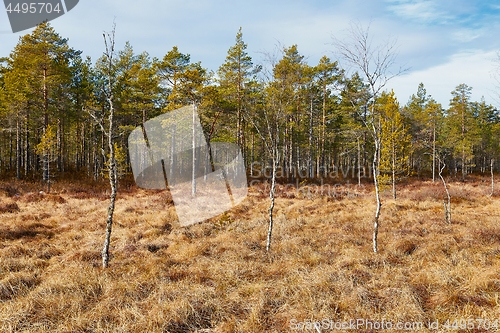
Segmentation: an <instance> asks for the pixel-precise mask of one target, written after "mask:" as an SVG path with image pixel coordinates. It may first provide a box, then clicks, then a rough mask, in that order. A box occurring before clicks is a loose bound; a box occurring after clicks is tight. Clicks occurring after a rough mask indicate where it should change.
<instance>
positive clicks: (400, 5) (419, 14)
mask: <svg viewBox="0 0 500 333" xmlns="http://www.w3.org/2000/svg"><path fill="white" fill-rule="evenodd" d="M388 2H389V3H391V5H389V6H387V8H388V9H389V10H390V11H392V12H393V13H394V14H395V15H397V16H400V17H402V18H404V19H410V20H415V21H420V22H421V23H435V22H438V23H444V22H446V21H448V20H450V19H452V16H451V15H449V13H447V12H446V11H443V10H441V9H440V8H438V6H437V4H436V2H435V1H430V0H389V1H388Z"/></svg>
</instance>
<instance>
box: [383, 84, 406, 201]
mask: <svg viewBox="0 0 500 333" xmlns="http://www.w3.org/2000/svg"><path fill="white" fill-rule="evenodd" d="M377 107H378V108H380V113H381V115H382V117H381V133H380V142H381V145H382V147H381V151H380V172H381V173H382V177H381V182H384V177H383V176H385V175H387V174H389V175H390V176H389V178H390V182H391V184H392V197H393V199H394V200H395V199H396V180H397V178H396V176H398V175H401V174H404V173H408V160H409V153H410V147H411V136H410V134H409V133H408V131H407V129H406V126H405V122H404V119H403V116H402V114H401V112H400V107H399V103H398V101H397V99H396V97H395V96H394V91H392V92H391V93H389V94H387V93H385V92H384V93H382V94H381V96H380V98H379V99H378V101H377ZM384 174H385V175H384Z"/></svg>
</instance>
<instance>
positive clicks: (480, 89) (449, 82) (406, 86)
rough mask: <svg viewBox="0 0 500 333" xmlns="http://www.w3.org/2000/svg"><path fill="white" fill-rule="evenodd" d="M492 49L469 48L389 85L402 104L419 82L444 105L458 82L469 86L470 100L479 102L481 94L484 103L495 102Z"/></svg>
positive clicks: (495, 84)
mask: <svg viewBox="0 0 500 333" xmlns="http://www.w3.org/2000/svg"><path fill="white" fill-rule="evenodd" d="M496 58H497V53H496V51H481V50H473V51H468V52H461V53H457V54H455V55H453V56H451V57H450V58H449V60H448V61H447V62H446V63H444V64H441V65H438V66H433V67H430V68H427V69H424V70H420V71H415V72H410V73H409V74H407V75H404V76H401V77H397V78H395V79H393V80H392V81H391V82H390V83H389V85H390V86H391V87H394V91H395V93H396V95H397V96H398V99H399V100H400V102H401V103H402V104H405V103H406V102H407V101H408V99H409V97H410V96H411V95H412V94H415V93H416V91H417V87H418V84H419V83H420V82H423V83H424V85H425V87H426V90H427V93H428V94H430V95H432V97H433V98H434V99H436V100H437V101H438V102H439V103H441V104H442V105H443V107H448V104H449V100H450V97H451V92H452V91H453V90H454V89H455V87H456V86H458V85H459V84H461V83H465V84H467V85H468V86H470V87H472V88H473V89H472V99H473V100H476V101H480V100H481V98H482V97H483V96H484V98H485V100H486V102H487V103H490V104H494V105H495V104H497V103H496V102H497V100H496V93H495V89H496V86H497V85H498V83H497V82H496V80H495V79H494V71H495V66H496V65H495V63H494V60H495V59H496Z"/></svg>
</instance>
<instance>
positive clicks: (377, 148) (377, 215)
mask: <svg viewBox="0 0 500 333" xmlns="http://www.w3.org/2000/svg"><path fill="white" fill-rule="evenodd" d="M374 141H375V152H374V153H373V182H374V185H375V198H376V200H377V207H376V209H375V218H374V220H373V252H374V253H377V252H378V229H379V226H380V225H379V218H380V209H381V207H382V203H381V201H380V190H379V183H378V163H379V159H378V157H379V151H380V141H379V139H378V137H375V140H374Z"/></svg>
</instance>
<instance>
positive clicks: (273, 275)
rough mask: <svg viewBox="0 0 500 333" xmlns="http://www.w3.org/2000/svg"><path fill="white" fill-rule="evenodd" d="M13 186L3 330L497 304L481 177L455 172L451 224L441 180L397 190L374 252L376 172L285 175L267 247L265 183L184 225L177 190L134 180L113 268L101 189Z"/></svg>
mask: <svg viewBox="0 0 500 333" xmlns="http://www.w3.org/2000/svg"><path fill="white" fill-rule="evenodd" d="M486 184H487V183H486ZM4 185H5V186H3V187H1V188H3V189H5V190H3V191H1V193H0V198H1V201H0V331H1V332H287V331H291V323H292V322H304V321H321V320H323V319H328V320H332V321H345V320H351V319H358V318H363V319H367V320H382V319H385V320H386V321H388V320H390V321H393V322H397V321H403V322H410V321H411V322H412V321H421V322H425V323H427V322H428V321H434V320H440V321H441V322H444V321H445V320H447V319H451V320H453V319H468V318H482V319H486V320H490V321H494V320H496V319H499V318H500V304H499V302H500V300H499V293H500V275H499V273H498V272H500V226H499V225H498V221H500V198H498V197H490V196H488V190H489V188H488V186H487V185H483V184H482V183H480V182H475V183H466V184H464V183H452V184H451V186H450V187H451V192H452V195H453V196H454V199H453V201H452V223H451V224H445V223H444V212H443V204H442V199H443V193H444V192H442V191H443V190H442V185H440V184H439V183H436V184H432V183H430V182H425V183H422V182H419V183H411V184H408V185H406V186H403V187H401V188H400V191H399V193H398V195H399V196H398V200H396V201H394V200H392V199H390V197H391V195H390V193H385V194H384V196H383V198H384V201H383V207H382V216H381V230H380V235H379V250H380V253H378V254H373V253H372V252H371V227H372V225H371V221H372V218H373V214H374V207H375V203H374V200H373V196H372V193H371V189H370V188H369V187H368V186H367V187H365V188H361V189H359V188H356V187H355V186H353V185H351V186H348V187H345V188H344V190H345V191H344V192H342V193H345V194H346V195H339V196H337V197H329V198H328V197H321V196H314V195H313V196H309V197H308V196H307V195H303V194H304V193H302V194H300V193H298V192H296V191H294V190H293V189H288V190H283V191H282V192H281V194H280V197H279V198H278V199H277V201H276V209H275V213H276V220H275V232H274V235H273V244H272V248H271V253H270V254H266V253H265V241H266V231H267V205H268V201H267V198H266V195H265V193H263V191H262V189H261V188H258V187H255V188H251V189H250V195H249V197H248V198H247V199H246V200H245V201H244V202H243V203H242V204H241V205H240V206H238V207H236V208H234V209H233V210H232V211H229V212H227V213H225V214H223V215H221V216H218V217H215V218H213V219H211V220H208V221H205V222H203V223H200V224H196V225H192V226H189V227H185V228H181V227H180V226H179V223H178V222H177V221H176V218H177V217H176V214H175V208H174V207H173V205H172V201H171V198H170V196H169V195H168V193H166V192H162V191H152V192H150V191H144V190H137V189H136V190H129V191H127V192H125V193H122V194H120V195H119V198H118V201H117V206H116V207H117V208H116V215H115V225H114V229H113V235H112V243H111V253H112V256H111V262H110V267H109V268H108V269H106V270H103V269H102V268H101V267H100V250H101V246H102V242H103V237H104V235H103V230H104V225H105V217H106V209H107V201H106V193H105V189H103V190H100V189H96V188H77V187H76V186H72V187H71V188H70V187H69V186H68V187H67V188H65V187H64V186H63V185H62V184H60V186H59V187H58V186H55V187H54V192H53V193H51V194H50V195H47V194H43V193H42V194H40V193H39V192H38V191H36V190H35V189H34V188H33V189H30V188H29V186H28V185H26V184H24V185H23V186H19V188H17V189H16V185H15V184H14V183H13V184H10V185H7V184H4ZM483 187H484V188H483ZM30 190H31V192H30ZM8 207H11V208H8ZM2 208H3V209H2ZM309 331H311V332H314V330H309ZM424 331H425V330H424ZM427 331H429V332H430V330H427ZM442 331H443V332H444V331H445V330H442ZM470 331H471V332H472V330H470ZM432 332H435V331H434V330H433V331H432Z"/></svg>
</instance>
